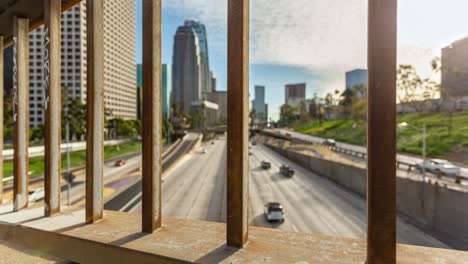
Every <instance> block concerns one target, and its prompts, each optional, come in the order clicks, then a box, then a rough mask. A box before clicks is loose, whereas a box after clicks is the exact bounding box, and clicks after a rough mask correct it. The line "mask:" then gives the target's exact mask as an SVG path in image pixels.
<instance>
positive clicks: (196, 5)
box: [136, 0, 468, 119]
mask: <svg viewBox="0 0 468 264" xmlns="http://www.w3.org/2000/svg"><path fill="white" fill-rule="evenodd" d="M141 1H142V0H136V5H137V50H136V62H137V63H140V62H141ZM226 3H227V1H226V0H165V1H163V40H162V48H163V54H162V55H163V56H162V59H163V63H169V64H171V63H172V45H173V37H174V33H175V31H176V29H177V27H178V26H179V25H181V24H183V21H184V20H185V19H194V20H199V21H201V22H202V23H204V24H205V26H206V28H207V33H208V46H209V47H208V48H209V52H210V54H209V55H210V66H211V68H212V70H213V71H214V72H215V74H216V76H217V78H218V89H219V90H225V89H226V64H227V62H226V61H227V51H226V45H227V44H226V30H227V25H226V21H227V16H226V15H227V12H226V10H227V4H226ZM466 10H468V1H466V0H444V1H440V0H410V1H399V10H398V16H399V25H398V29H399V31H398V33H399V39H398V52H399V54H398V60H399V63H410V64H413V65H415V66H416V68H417V70H418V72H419V73H420V74H421V75H423V76H427V77H433V78H435V79H437V78H438V77H437V76H434V75H432V73H431V71H430V67H429V62H430V60H431V59H432V58H433V57H434V56H437V55H439V53H440V48H441V47H444V46H447V45H448V44H450V43H451V42H453V41H455V40H457V39H460V38H462V37H464V36H468V28H466V25H468V16H466ZM366 23H367V0H326V1H324V0H290V1H284V0H281V1H279V0H278V2H276V3H275V5H272V4H271V1H270V0H254V1H251V24H250V26H251V40H250V61H251V65H250V69H251V70H250V88H251V94H252V95H253V94H254V93H253V90H252V89H253V87H254V85H256V84H260V85H265V86H266V100H267V103H269V105H270V111H269V112H270V114H271V116H272V117H273V118H274V119H276V118H277V117H278V114H279V106H280V105H281V104H282V103H283V102H284V85H285V84H286V83H296V82H306V83H307V96H308V97H312V96H313V95H314V94H315V93H317V94H319V96H323V95H324V94H326V93H327V92H328V91H333V90H335V89H343V88H344V81H345V79H344V76H345V72H346V71H348V70H351V69H354V68H366V60H367V57H366V50H367V37H366V35H367V28H366Z"/></svg>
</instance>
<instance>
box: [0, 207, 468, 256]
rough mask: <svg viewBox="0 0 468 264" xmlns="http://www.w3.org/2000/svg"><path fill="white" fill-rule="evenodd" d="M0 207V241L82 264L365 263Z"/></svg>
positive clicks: (211, 235) (210, 234)
mask: <svg viewBox="0 0 468 264" xmlns="http://www.w3.org/2000/svg"><path fill="white" fill-rule="evenodd" d="M1 211H2V210H1V208H0V240H3V241H7V242H9V243H15V244H19V245H21V246H24V247H27V248H29V249H31V250H34V251H39V252H41V253H43V254H48V255H53V256H57V257H59V258H62V259H67V260H71V261H75V262H79V263H104V262H105V263H187V262H192V263H193V262H194V263H323V264H325V263H327V264H330V263H364V261H365V242H364V241H360V240H355V239H348V238H338V237H329V236H323V235H313V234H303V233H294V232H285V231H280V230H273V229H267V228H257V227H251V230H250V238H251V240H250V242H249V243H248V244H247V246H246V247H245V248H243V249H235V248H229V247H226V246H225V232H226V226H225V224H223V223H214V222H203V221H191V220H180V219H175V218H171V217H165V218H163V228H161V229H160V230H158V231H157V232H155V233H153V234H144V233H141V232H140V222H141V219H140V216H139V215H134V214H127V213H120V212H113V211H105V219H104V220H102V221H101V222H98V223H96V224H92V225H85V224H84V223H83V222H84V221H83V219H84V211H83V210H78V211H69V212H64V213H62V214H59V215H57V216H54V217H50V218H44V217H42V212H43V209H42V208H35V209H29V210H25V211H20V212H15V213H13V212H11V213H10V212H8V208H6V209H5V208H4V209H3V213H2V212H1ZM467 261H468V253H467V252H461V251H453V250H443V249H431V248H424V247H415V246H407V245H399V246H398V262H399V263H467Z"/></svg>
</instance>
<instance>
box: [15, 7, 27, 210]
mask: <svg viewBox="0 0 468 264" xmlns="http://www.w3.org/2000/svg"><path fill="white" fill-rule="evenodd" d="M28 25H29V20H28V19H26V18H20V17H16V16H15V17H14V18H13V41H14V48H13V50H14V52H13V92H14V96H13V121H14V123H15V124H14V133H13V145H14V158H13V163H14V165H13V177H14V179H13V210H14V211H18V210H20V209H23V208H26V207H28V183H29V175H28V167H29V164H28V146H29V37H28V33H29V26H28Z"/></svg>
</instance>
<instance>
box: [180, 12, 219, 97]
mask: <svg viewBox="0 0 468 264" xmlns="http://www.w3.org/2000/svg"><path fill="white" fill-rule="evenodd" d="M184 24H185V26H186V27H189V28H193V30H194V31H195V33H196V34H197V38H198V48H199V51H200V54H199V56H200V85H201V88H200V89H201V90H202V93H203V95H207V94H208V93H210V92H212V91H213V89H212V88H211V75H210V60H209V55H208V54H209V53H208V36H207V34H206V28H205V25H204V24H202V23H200V22H198V21H193V20H187V21H185V23H184Z"/></svg>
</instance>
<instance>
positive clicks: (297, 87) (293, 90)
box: [284, 83, 306, 105]
mask: <svg viewBox="0 0 468 264" xmlns="http://www.w3.org/2000/svg"><path fill="white" fill-rule="evenodd" d="M305 96H306V84H305V83H298V84H286V87H285V97H284V99H285V104H289V105H299V103H300V102H301V101H304V100H305Z"/></svg>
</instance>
